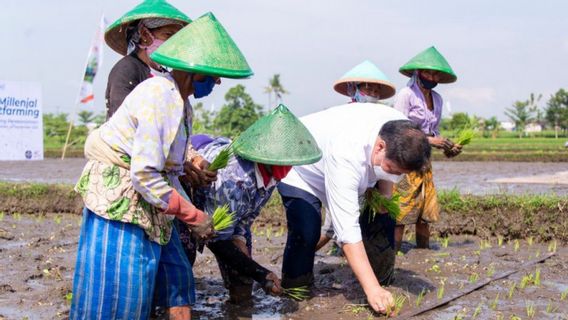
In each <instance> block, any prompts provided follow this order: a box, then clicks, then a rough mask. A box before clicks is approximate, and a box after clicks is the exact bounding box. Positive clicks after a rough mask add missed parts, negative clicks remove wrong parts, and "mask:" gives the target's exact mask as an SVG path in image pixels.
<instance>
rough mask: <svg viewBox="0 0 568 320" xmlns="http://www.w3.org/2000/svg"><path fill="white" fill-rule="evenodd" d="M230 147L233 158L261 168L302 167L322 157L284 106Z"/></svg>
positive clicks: (307, 132)
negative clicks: (259, 164)
mask: <svg viewBox="0 0 568 320" xmlns="http://www.w3.org/2000/svg"><path fill="white" fill-rule="evenodd" d="M233 146H234V151H235V154H236V155H238V156H240V157H241V158H243V159H246V160H250V161H254V162H259V163H263V164H273V165H285V166H286V165H287V166H292V165H303V164H310V163H314V162H317V161H319V160H320V159H321V157H322V153H321V150H320V149H319V147H318V145H317V143H316V140H315V139H314V137H313V136H312V134H311V133H310V132H309V131H308V129H307V128H306V127H305V126H304V124H303V123H302V122H301V121H300V119H298V118H297V117H296V116H295V115H294V114H293V113H292V112H290V110H288V108H287V107H286V106H284V105H283V104H281V105H279V106H278V107H277V108H276V109H274V110H273V111H272V112H270V113H269V114H267V115H265V116H264V117H262V118H260V119H258V120H257V121H256V122H255V123H253V124H252V125H251V126H250V127H249V128H248V129H247V130H245V132H243V133H241V135H240V136H239V137H238V138H237V139H236V141H235V143H234V144H233Z"/></svg>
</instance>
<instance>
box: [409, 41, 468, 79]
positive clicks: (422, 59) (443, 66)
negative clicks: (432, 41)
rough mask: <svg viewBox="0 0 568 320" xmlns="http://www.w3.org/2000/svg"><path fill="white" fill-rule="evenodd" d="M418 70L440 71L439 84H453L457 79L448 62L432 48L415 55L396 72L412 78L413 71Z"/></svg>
mask: <svg viewBox="0 0 568 320" xmlns="http://www.w3.org/2000/svg"><path fill="white" fill-rule="evenodd" d="M420 69H422V70H435V71H440V72H441V74H440V81H439V82H440V83H451V82H455V81H456V80H457V78H458V77H457V76H456V74H455V73H454V70H452V67H450V64H449V63H448V61H446V59H445V58H444V56H442V54H440V52H438V50H436V48H434V47H433V46H432V47H430V48H428V49H426V50H424V51H422V52H420V53H419V54H417V55H416V56H415V57H414V58H412V59H410V61H408V62H407V63H406V64H405V65H403V66H402V67H400V69H398V71H400V73H402V74H404V75H405V76H407V77H412V73H413V72H414V70H420Z"/></svg>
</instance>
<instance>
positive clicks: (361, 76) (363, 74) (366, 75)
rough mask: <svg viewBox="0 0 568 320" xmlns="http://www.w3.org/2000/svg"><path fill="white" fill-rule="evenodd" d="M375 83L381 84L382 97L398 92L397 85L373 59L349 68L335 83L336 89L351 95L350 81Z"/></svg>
mask: <svg viewBox="0 0 568 320" xmlns="http://www.w3.org/2000/svg"><path fill="white" fill-rule="evenodd" d="M350 82H355V83H374V84H377V85H379V88H380V89H379V92H380V93H379V95H380V99H388V98H390V97H392V96H394V94H395V93H396V87H395V86H394V85H393V84H392V83H391V82H390V81H389V79H388V78H387V76H386V75H385V74H384V73H383V72H382V71H381V70H380V69H379V68H377V66H376V65H374V64H373V63H372V62H371V61H369V60H365V61H363V62H362V63H360V64H358V65H357V66H355V67H354V68H353V69H351V70H349V72H347V73H346V74H344V75H343V77H341V79H339V80H337V81H336V82H335V84H334V85H333V89H335V91H337V92H339V93H341V94H342V95H346V96H349V93H348V92H347V87H348V83H350Z"/></svg>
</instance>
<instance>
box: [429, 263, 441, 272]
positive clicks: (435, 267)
mask: <svg viewBox="0 0 568 320" xmlns="http://www.w3.org/2000/svg"><path fill="white" fill-rule="evenodd" d="M428 271H432V272H435V273H440V272H442V269H440V266H439V265H437V264H435V265H433V266H432V267H430V269H428Z"/></svg>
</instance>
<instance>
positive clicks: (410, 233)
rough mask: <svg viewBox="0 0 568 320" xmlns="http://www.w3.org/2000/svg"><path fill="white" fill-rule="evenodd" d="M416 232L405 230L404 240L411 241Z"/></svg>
mask: <svg viewBox="0 0 568 320" xmlns="http://www.w3.org/2000/svg"><path fill="white" fill-rule="evenodd" d="M415 236H416V234H415V233H414V232H407V233H406V241H413V240H414V237H415Z"/></svg>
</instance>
